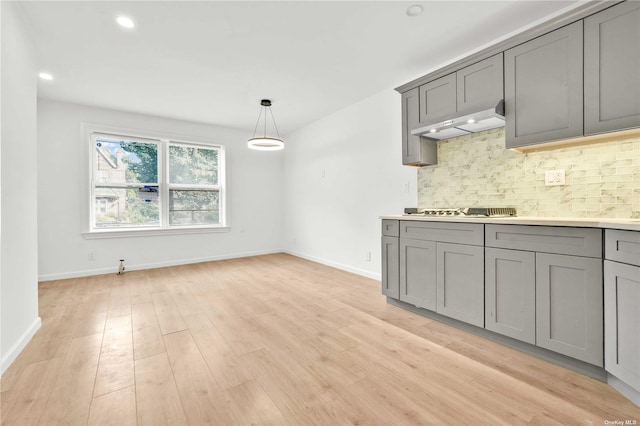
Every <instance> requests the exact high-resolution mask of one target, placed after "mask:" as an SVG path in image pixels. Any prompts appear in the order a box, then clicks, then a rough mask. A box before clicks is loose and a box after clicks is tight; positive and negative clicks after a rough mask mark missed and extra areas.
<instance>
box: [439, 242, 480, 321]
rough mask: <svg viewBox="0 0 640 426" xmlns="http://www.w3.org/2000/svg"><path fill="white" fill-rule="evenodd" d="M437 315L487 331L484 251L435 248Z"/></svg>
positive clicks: (461, 246)
mask: <svg viewBox="0 0 640 426" xmlns="http://www.w3.org/2000/svg"><path fill="white" fill-rule="evenodd" d="M436 254H437V260H436V271H437V272H436V280H437V288H436V297H437V303H436V312H438V313H439V314H442V315H445V316H448V317H450V318H455V319H457V320H460V321H463V322H466V323H469V324H473V325H476V326H478V327H484V249H483V247H478V246H470V245H464V244H448V243H440V242H438V243H437V245H436Z"/></svg>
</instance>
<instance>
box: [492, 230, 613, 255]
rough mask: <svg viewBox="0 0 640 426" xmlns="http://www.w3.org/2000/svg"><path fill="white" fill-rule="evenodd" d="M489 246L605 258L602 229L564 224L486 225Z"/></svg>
mask: <svg viewBox="0 0 640 426" xmlns="http://www.w3.org/2000/svg"><path fill="white" fill-rule="evenodd" d="M485 234H486V235H485V239H486V245H487V247H496V248H507V249H514V250H526V251H536V252H541V253H553V254H567V255H572V256H585V257H595V258H598V259H601V258H602V230H601V229H595V228H571V227H561V226H528V225H486V226H485Z"/></svg>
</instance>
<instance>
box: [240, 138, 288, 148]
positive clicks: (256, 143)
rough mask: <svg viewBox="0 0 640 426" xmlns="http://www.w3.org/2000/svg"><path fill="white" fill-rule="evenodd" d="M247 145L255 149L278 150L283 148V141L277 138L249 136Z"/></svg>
mask: <svg viewBox="0 0 640 426" xmlns="http://www.w3.org/2000/svg"><path fill="white" fill-rule="evenodd" d="M247 146H248V147H249V148H251V149H255V150H257V151H278V150H281V149H284V142H283V141H282V140H281V139H277V138H265V137H262V138H260V137H258V138H251V139H249V141H248V142H247Z"/></svg>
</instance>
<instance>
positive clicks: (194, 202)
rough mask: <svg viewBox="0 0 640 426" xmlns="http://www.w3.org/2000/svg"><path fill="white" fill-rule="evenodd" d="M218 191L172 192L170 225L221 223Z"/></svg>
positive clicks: (170, 196)
mask: <svg viewBox="0 0 640 426" xmlns="http://www.w3.org/2000/svg"><path fill="white" fill-rule="evenodd" d="M218 195H219V194H218V191H202V190H170V191H169V224H171V225H213V224H218V223H220V213H219V203H218Z"/></svg>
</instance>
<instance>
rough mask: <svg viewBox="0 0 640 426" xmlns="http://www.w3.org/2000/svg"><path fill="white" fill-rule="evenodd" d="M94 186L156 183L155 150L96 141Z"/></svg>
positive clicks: (142, 145)
mask: <svg viewBox="0 0 640 426" xmlns="http://www.w3.org/2000/svg"><path fill="white" fill-rule="evenodd" d="M95 148H96V152H95V158H96V167H95V176H94V179H95V181H96V182H97V183H122V184H125V183H157V182H158V146H157V145H156V144H154V143H147V142H139V141H135V140H122V139H115V138H110V137H106V136H99V137H97V138H96V146H95Z"/></svg>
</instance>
